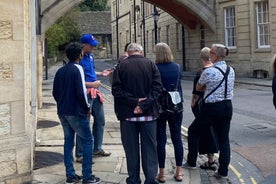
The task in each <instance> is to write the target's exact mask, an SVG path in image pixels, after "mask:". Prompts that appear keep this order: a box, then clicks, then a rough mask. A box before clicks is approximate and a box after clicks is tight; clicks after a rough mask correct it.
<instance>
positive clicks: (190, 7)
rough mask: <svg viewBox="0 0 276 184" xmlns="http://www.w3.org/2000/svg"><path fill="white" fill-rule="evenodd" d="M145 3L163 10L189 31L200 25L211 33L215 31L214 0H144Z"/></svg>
mask: <svg viewBox="0 0 276 184" xmlns="http://www.w3.org/2000/svg"><path fill="white" fill-rule="evenodd" d="M145 2H148V3H151V4H154V5H156V6H157V7H159V8H161V9H163V10H164V11H166V12H167V13H169V14H170V15H171V16H173V17H174V18H175V19H177V20H178V21H179V22H181V23H183V24H185V25H187V26H188V27H189V28H191V29H194V28H195V27H196V25H198V24H200V25H204V26H206V27H208V28H210V29H211V30H212V31H213V32H215V31H216V20H215V1H214V0H209V1H207V0H170V1H164V0H145ZM207 2H208V3H207Z"/></svg>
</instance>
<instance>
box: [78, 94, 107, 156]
mask: <svg viewBox="0 0 276 184" xmlns="http://www.w3.org/2000/svg"><path fill="white" fill-rule="evenodd" d="M87 97H88V102H89V104H90V107H91V112H92V116H93V118H94V119H93V120H94V123H93V127H92V134H93V137H94V146H93V148H94V149H93V152H94V153H95V152H98V151H101V150H102V143H103V134H104V127H105V116H104V106H103V103H102V102H101V101H100V98H99V96H97V97H96V98H95V99H91V96H90V95H88V96H87ZM89 121H90V117H89ZM82 152H83V149H82V145H81V142H80V138H79V136H77V138H76V150H75V155H76V157H77V158H79V157H82V155H83V154H82Z"/></svg>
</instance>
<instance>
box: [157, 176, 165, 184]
mask: <svg viewBox="0 0 276 184" xmlns="http://www.w3.org/2000/svg"><path fill="white" fill-rule="evenodd" d="M156 179H157V181H158V182H159V183H165V182H166V176H165V175H162V176H160V175H157V176H156Z"/></svg>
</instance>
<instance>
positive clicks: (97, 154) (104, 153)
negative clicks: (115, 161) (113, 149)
mask: <svg viewBox="0 0 276 184" xmlns="http://www.w3.org/2000/svg"><path fill="white" fill-rule="evenodd" d="M110 155H111V153H110V152H108V151H105V150H101V151H97V152H94V153H93V156H94V157H108V156H110Z"/></svg>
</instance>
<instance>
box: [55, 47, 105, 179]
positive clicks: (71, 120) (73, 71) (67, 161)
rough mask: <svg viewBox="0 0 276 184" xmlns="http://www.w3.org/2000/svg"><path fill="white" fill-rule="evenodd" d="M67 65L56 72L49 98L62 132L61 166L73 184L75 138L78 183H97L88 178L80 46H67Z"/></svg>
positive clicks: (89, 152) (88, 136)
mask: <svg viewBox="0 0 276 184" xmlns="http://www.w3.org/2000/svg"><path fill="white" fill-rule="evenodd" d="M66 56H67V58H68V59H69V60H70V61H69V63H68V64H66V65H64V66H63V67H62V68H60V69H59V70H58V71H57V73H56V75H55V78H54V84H53V91H52V94H53V96H54V99H55V101H56V103H57V113H58V117H59V119H60V122H61V125H62V128H63V132H64V165H65V168H66V177H67V179H66V183H76V182H79V181H80V180H81V177H80V176H78V175H76V173H75V169H74V159H73V148H74V138H75V134H77V135H78V136H79V137H80V140H81V142H82V145H83V160H84V162H83V163H82V176H83V182H82V183H99V182H100V178H98V177H95V176H94V175H92V156H91V155H92V150H93V142H94V140H93V136H92V133H91V129H90V123H89V120H88V114H89V104H88V101H87V96H86V88H85V81H84V72H83V69H82V67H81V66H80V65H79V61H80V60H81V58H82V56H83V53H82V46H81V45H80V44H78V43H71V44H70V45H69V46H68V47H67V48H66Z"/></svg>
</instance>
